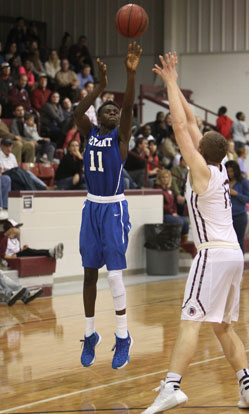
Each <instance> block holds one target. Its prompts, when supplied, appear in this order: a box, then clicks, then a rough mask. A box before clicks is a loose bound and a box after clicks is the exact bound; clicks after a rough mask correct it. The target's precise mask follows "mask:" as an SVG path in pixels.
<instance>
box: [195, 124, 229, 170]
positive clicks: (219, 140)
mask: <svg viewBox="0 0 249 414" xmlns="http://www.w3.org/2000/svg"><path fill="white" fill-rule="evenodd" d="M227 149H228V144H227V141H226V139H225V138H224V137H223V135H221V134H219V133H218V132H215V131H209V132H206V133H205V134H204V136H203V137H202V139H201V140H200V144H199V151H200V153H201V155H202V156H203V158H205V160H206V162H207V163H208V164H212V163H215V164H220V163H221V161H222V160H223V158H224V157H225V156H226V153H227Z"/></svg>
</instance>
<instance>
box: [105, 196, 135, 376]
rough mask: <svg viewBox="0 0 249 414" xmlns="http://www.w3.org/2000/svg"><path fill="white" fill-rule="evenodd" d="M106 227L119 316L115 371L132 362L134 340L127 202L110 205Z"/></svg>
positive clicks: (111, 280) (107, 256)
mask: <svg viewBox="0 0 249 414" xmlns="http://www.w3.org/2000/svg"><path fill="white" fill-rule="evenodd" d="M104 217H105V220H104V221H103V223H102V240H103V244H104V246H105V247H104V248H103V254H104V258H105V263H106V266H107V269H108V271H109V272H108V283H109V287H110V291H111V294H112V297H113V302H114V309H115V316H116V333H115V338H116V344H115V345H114V348H113V349H115V353H114V357H113V361H112V368H114V369H120V368H123V367H124V366H125V365H126V364H127V363H128V362H129V360H130V356H129V350H130V348H131V346H132V342H133V341H132V338H131V337H130V335H129V332H128V330H127V316H126V290H125V286H124V282H123V275H122V269H125V268H126V258H125V252H126V249H127V245H128V233H129V230H130V227H131V225H130V222H129V214H128V205H127V201H122V202H117V203H112V204H109V205H107V206H106V207H105V215H104Z"/></svg>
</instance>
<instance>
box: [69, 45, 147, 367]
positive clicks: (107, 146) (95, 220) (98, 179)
mask: <svg viewBox="0 0 249 414" xmlns="http://www.w3.org/2000/svg"><path fill="white" fill-rule="evenodd" d="M141 53H142V50H141V48H140V46H139V45H137V44H136V42H133V43H132V44H129V46H128V53H127V56H126V59H125V67H126V72H127V85H126V90H125V94H124V100H123V105H122V114H121V116H120V108H119V106H118V105H117V104H116V103H114V102H112V101H106V102H105V103H104V104H103V105H102V106H101V107H100V108H99V110H98V122H99V127H97V126H93V125H92V124H91V122H90V121H89V118H88V117H87V116H86V114H85V112H86V111H87V109H88V108H89V107H90V105H92V104H93V103H94V101H95V99H96V98H97V97H98V96H99V95H101V94H102V92H103V91H104V89H105V88H106V86H107V83H108V81H107V74H106V71H107V67H106V65H105V64H104V63H103V62H101V61H100V59H97V62H98V69H99V84H98V85H97V86H96V87H95V89H94V90H93V92H91V93H90V94H89V95H87V96H86V98H85V99H84V100H83V101H81V102H80V104H79V105H78V106H77V108H76V110H75V120H76V124H77V126H78V128H79V131H80V133H81V134H82V135H83V136H84V137H87V144H86V148H85V152H84V172H85V179H86V184H87V189H88V194H87V200H86V202H85V204H84V206H83V210H82V223H81V230H80V253H81V256H82V264H83V266H84V286H83V302H84V309H85V326H86V327H85V335H84V340H83V342H84V347H83V351H82V355H81V363H82V365H83V366H84V367H88V366H90V365H92V364H93V363H94V360H95V347H96V345H98V344H99V343H100V341H101V337H100V335H99V334H98V333H97V332H96V331H95V316H94V315H95V301H96V295H97V281H98V269H99V268H101V267H102V266H104V265H106V267H107V270H108V282H109V287H110V291H111V294H112V297H113V301H114V308H115V313H116V322H117V330H116V334H115V338H116V343H115V345H114V347H113V350H114V349H115V353H114V356H113V361H112V368H114V369H120V368H122V367H124V366H125V365H126V364H127V363H128V362H129V359H130V357H129V351H130V348H131V346H132V338H131V337H130V335H129V332H128V330H127V317H126V291H125V287H124V283H123V278H122V269H125V268H126V259H125V252H126V249H127V244H128V232H129V230H130V227H131V226H130V223H129V214H128V206H127V201H126V200H125V197H124V193H123V192H124V182H123V181H124V180H123V167H124V164H125V161H126V158H127V154H128V146H129V140H130V137H131V125H132V111H133V104H134V98H135V77H136V70H137V67H138V64H139V60H140V56H141Z"/></svg>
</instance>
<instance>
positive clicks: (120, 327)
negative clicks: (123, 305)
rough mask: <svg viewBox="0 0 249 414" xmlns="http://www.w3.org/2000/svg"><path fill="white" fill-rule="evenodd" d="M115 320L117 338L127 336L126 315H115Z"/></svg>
mask: <svg viewBox="0 0 249 414" xmlns="http://www.w3.org/2000/svg"><path fill="white" fill-rule="evenodd" d="M115 316H116V321H117V331H116V334H117V336H118V337H119V338H127V336H128V332H127V315H126V313H125V314H124V315H115Z"/></svg>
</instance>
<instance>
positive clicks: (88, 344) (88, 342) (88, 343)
mask: <svg viewBox="0 0 249 414" xmlns="http://www.w3.org/2000/svg"><path fill="white" fill-rule="evenodd" d="M80 342H85V346H86V349H87V350H91V348H92V347H91V343H90V341H89V340H88V338H85V339H80ZM82 347H83V343H82V344H81V348H82Z"/></svg>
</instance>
